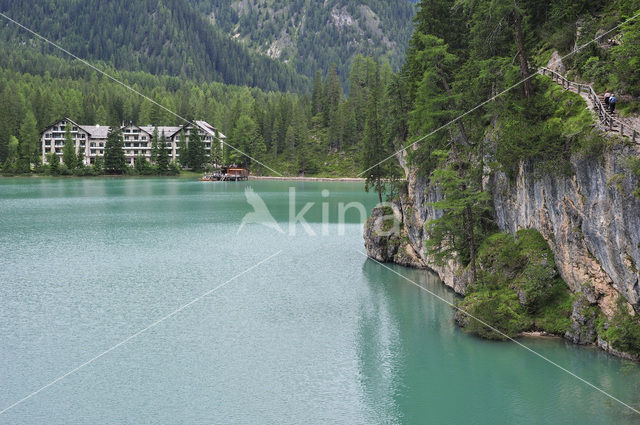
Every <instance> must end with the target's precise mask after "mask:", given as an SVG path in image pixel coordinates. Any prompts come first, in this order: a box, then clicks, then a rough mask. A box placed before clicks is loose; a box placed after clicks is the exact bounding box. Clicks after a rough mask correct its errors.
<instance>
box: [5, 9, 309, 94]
mask: <svg viewBox="0 0 640 425" xmlns="http://www.w3.org/2000/svg"><path fill="white" fill-rule="evenodd" d="M0 10H1V11H2V12H4V13H5V14H7V15H8V16H10V17H11V18H13V19H15V20H17V21H18V22H21V23H24V24H25V25H27V26H29V27H30V28H32V29H33V30H35V31H36V32H38V33H40V34H42V35H43V36H45V37H47V38H49V39H51V40H52V41H55V42H59V43H60V44H61V45H62V46H64V47H65V48H67V49H68V50H70V51H72V52H74V53H76V54H77V55H78V56H80V57H82V58H87V59H91V60H101V61H104V62H107V63H109V64H110V65H112V66H114V67H115V68H118V69H121V70H127V71H133V70H142V71H147V72H151V73H153V74H156V75H163V74H169V75H175V76H181V77H187V78H191V79H196V80H208V81H221V82H225V83H227V84H237V85H248V86H254V87H260V88H262V89H266V90H281V91H288V90H301V89H305V90H306V89H307V88H308V79H307V78H305V77H302V76H300V75H298V74H297V73H296V72H295V71H294V70H293V69H292V68H291V67H290V66H287V65H286V64H283V63H281V62H279V61H277V60H273V59H270V58H268V57H266V56H263V55H258V54H256V53H254V52H251V51H249V50H248V49H247V48H246V47H244V46H242V45H241V44H240V43H237V42H236V41H234V40H232V39H230V38H229V37H228V36H226V35H224V34H223V33H222V32H220V31H219V30H217V29H216V28H215V27H213V26H212V25H210V23H209V21H207V19H205V17H204V16H203V15H201V14H200V13H199V12H197V11H196V10H195V9H194V8H193V7H192V6H191V4H189V3H188V2H187V1H186V0H136V1H134V2H131V1H126V0H111V1H101V0H86V1H75V0H57V1H56V0H44V1H43V0H24V1H20V2H16V1H13V0H0ZM32 38H33V37H32V36H31V35H29V34H27V33H26V32H24V31H23V30H20V29H19V28H18V27H16V26H15V25H13V24H11V23H8V22H6V21H4V20H3V22H2V23H1V24H0V39H2V40H3V41H5V42H6V43H8V44H7V46H9V47H12V48H21V46H22V41H24V40H31V39H32ZM3 50H4V49H3Z"/></svg>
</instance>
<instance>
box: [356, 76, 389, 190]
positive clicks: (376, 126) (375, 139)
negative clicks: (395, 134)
mask: <svg viewBox="0 0 640 425" xmlns="http://www.w3.org/2000/svg"><path fill="white" fill-rule="evenodd" d="M381 91H382V87H381V84H380V66H379V65H378V64H376V69H375V76H374V78H373V81H372V83H371V88H370V91H369V101H368V102H367V114H366V115H367V120H366V123H365V126H364V137H363V139H362V145H363V146H362V148H363V149H362V152H363V160H364V161H363V162H364V167H365V170H366V171H365V174H366V176H367V180H366V184H365V189H366V190H367V191H369V190H370V189H372V188H373V189H374V190H375V191H376V192H377V193H378V200H379V201H380V203H382V192H384V188H385V184H384V179H385V178H387V177H389V174H390V167H391V163H392V161H393V160H392V159H389V157H390V156H391V155H392V153H393V152H392V149H391V144H390V143H387V142H386V140H385V136H384V134H383V131H382V121H381V113H380V112H381V111H380V106H381V97H382V96H381Z"/></svg>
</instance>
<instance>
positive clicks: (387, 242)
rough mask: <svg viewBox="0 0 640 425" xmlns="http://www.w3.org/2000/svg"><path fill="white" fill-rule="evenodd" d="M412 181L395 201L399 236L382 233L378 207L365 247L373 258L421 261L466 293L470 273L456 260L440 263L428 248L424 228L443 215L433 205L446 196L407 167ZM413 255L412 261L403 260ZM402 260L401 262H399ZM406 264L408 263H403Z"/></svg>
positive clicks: (370, 222)
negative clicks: (431, 204)
mask: <svg viewBox="0 0 640 425" xmlns="http://www.w3.org/2000/svg"><path fill="white" fill-rule="evenodd" d="M407 173H408V179H407V181H408V184H407V187H406V190H404V191H403V192H402V193H400V196H399V197H398V199H397V200H395V201H394V202H393V212H394V216H395V217H396V219H397V220H400V223H401V225H400V227H399V233H398V234H397V235H391V236H385V237H382V238H381V237H380V236H378V233H379V232H378V231H377V230H376V229H379V228H380V227H379V226H380V222H381V218H380V217H381V215H382V212H381V208H375V209H374V210H373V212H372V215H371V218H370V219H369V220H368V221H367V224H366V225H365V230H364V240H365V248H366V250H367V254H368V255H369V256H370V257H371V258H375V259H376V260H378V261H382V262H395V263H397V264H401V265H408V264H406V263H414V264H418V265H419V267H420V268H428V269H430V270H433V271H434V272H436V273H437V274H438V276H440V279H442V281H443V282H444V283H445V285H447V286H448V287H450V288H452V289H453V290H454V291H455V292H457V293H459V294H464V293H465V290H466V288H467V282H468V276H467V274H466V273H465V272H464V270H462V269H461V267H460V266H459V264H458V263H457V262H456V261H454V260H449V261H447V262H445V263H442V262H437V261H435V260H434V259H433V258H432V257H430V256H429V255H428V254H427V252H426V250H425V248H424V242H425V238H426V236H425V232H424V227H425V225H426V224H427V222H428V221H429V220H432V219H435V218H438V217H441V215H442V214H441V212H440V211H437V210H435V209H434V208H433V207H431V206H430V205H429V204H430V203H432V202H437V201H438V200H441V199H442V195H441V194H440V193H439V191H438V190H437V188H436V187H434V186H432V185H429V183H428V179H427V178H426V177H425V176H421V175H419V174H417V173H416V172H415V170H407ZM407 257H408V258H410V259H411V261H406V260H402V259H404V258H407ZM397 260H401V261H397ZM403 263H404V264H403Z"/></svg>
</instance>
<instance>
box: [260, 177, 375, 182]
mask: <svg viewBox="0 0 640 425" xmlns="http://www.w3.org/2000/svg"><path fill="white" fill-rule="evenodd" d="M249 180H276V181H307V182H364V181H365V180H366V179H364V178H360V177H293V176H292V177H277V176H249Z"/></svg>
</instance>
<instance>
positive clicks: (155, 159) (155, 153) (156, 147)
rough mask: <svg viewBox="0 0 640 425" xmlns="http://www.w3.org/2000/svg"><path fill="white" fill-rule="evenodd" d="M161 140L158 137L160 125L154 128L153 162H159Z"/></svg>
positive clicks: (152, 137) (152, 139)
mask: <svg viewBox="0 0 640 425" xmlns="http://www.w3.org/2000/svg"><path fill="white" fill-rule="evenodd" d="M159 146H160V140H159V137H158V127H155V128H154V129H153V136H151V163H152V164H157V163H158V152H159Z"/></svg>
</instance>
